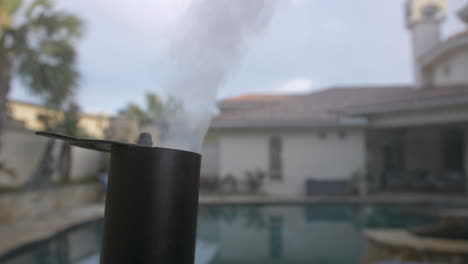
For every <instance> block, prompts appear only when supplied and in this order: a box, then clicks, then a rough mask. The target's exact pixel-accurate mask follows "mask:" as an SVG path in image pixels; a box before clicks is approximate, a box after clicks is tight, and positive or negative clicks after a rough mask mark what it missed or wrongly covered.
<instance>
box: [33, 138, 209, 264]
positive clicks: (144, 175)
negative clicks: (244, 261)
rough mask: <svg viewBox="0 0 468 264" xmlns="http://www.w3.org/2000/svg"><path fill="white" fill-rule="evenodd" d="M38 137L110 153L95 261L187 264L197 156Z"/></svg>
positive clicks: (144, 145) (145, 141) (146, 145)
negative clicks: (102, 216)
mask: <svg viewBox="0 0 468 264" xmlns="http://www.w3.org/2000/svg"><path fill="white" fill-rule="evenodd" d="M37 134H38V135H41V136H47V137H52V138H57V139H62V140H65V141H67V142H68V143H70V144H71V145H73V146H77V147H82V148H87V149H92V150H97V151H103V152H110V153H111V162H110V171H109V181H108V189H107V194H106V206H105V216H104V233H103V240H102V250H101V264H130V263H132V264H168V263H177V264H193V263H194V259H195V238H196V225H197V223H196V221H197V207H198V182H199V176H200V163H201V156H200V155H199V154H197V153H193V152H189V151H183V150H175V149H167V148H158V147H152V142H151V137H150V136H149V135H148V134H143V135H141V136H140V139H139V141H138V144H126V143H122V142H116V141H107V140H92V139H78V138H73V137H67V136H63V135H59V134H55V133H47V132H38V133H37Z"/></svg>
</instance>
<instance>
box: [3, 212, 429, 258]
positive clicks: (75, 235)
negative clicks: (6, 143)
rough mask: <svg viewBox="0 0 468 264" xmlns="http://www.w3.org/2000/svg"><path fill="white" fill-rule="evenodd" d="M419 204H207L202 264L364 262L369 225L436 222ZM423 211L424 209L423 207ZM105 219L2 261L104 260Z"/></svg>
mask: <svg viewBox="0 0 468 264" xmlns="http://www.w3.org/2000/svg"><path fill="white" fill-rule="evenodd" d="M413 209H416V208H415V207H414V206H412V207H410V206H391V205H385V206H384V205H379V206H376V205H306V206H303V205H301V206H291V205H287V206H202V207H200V209H199V219H198V235H197V264H205V263H210V264H249V263H255V264H263V263H265V264H267V263H268V264H272V263H273V264H283V263H284V264H286V263H287V264H305V263H307V264H354V263H356V264H357V263H359V259H360V258H361V256H362V254H363V252H364V250H365V244H364V239H363V235H362V231H363V230H364V229H367V228H401V227H412V226H417V225H421V224H428V223H431V222H433V219H431V218H429V217H427V216H424V215H421V214H417V213H415V212H414V210H413ZM418 209H419V208H418ZM101 232H102V221H96V222H90V223H85V224H83V225H81V226H77V227H74V228H72V229H70V230H67V231H65V232H63V233H61V234H58V235H57V236H55V237H53V238H51V239H50V240H47V241H43V242H38V243H35V244H32V245H28V246H26V247H25V248H21V249H18V250H16V251H14V252H11V253H10V254H8V255H7V256H4V257H3V258H0V263H1V264H98V263H99V262H98V259H99V257H98V252H99V241H100V237H101Z"/></svg>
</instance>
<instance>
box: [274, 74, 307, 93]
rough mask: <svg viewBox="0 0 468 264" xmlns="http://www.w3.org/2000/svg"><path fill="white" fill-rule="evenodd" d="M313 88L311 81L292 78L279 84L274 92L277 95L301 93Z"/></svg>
mask: <svg viewBox="0 0 468 264" xmlns="http://www.w3.org/2000/svg"><path fill="white" fill-rule="evenodd" d="M314 87H315V84H314V82H313V81H312V80H310V79H307V78H294V79H290V80H288V81H286V82H284V83H283V84H281V85H280V86H279V87H278V88H277V89H276V91H277V92H279V93H303V92H308V91H310V90H311V89H312V88H314Z"/></svg>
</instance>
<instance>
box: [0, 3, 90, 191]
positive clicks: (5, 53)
mask: <svg viewBox="0 0 468 264" xmlns="http://www.w3.org/2000/svg"><path fill="white" fill-rule="evenodd" d="M82 30H83V25H82V21H81V20H80V19H79V18H78V17H77V16H75V15H73V14H70V13H67V12H63V11H58V10H56V9H55V8H54V3H53V1H52V0H30V1H27V0H0V135H1V132H2V131H3V129H4V127H5V121H6V102H7V97H8V93H9V91H10V89H11V83H12V79H13V78H15V77H16V78H18V79H19V80H20V81H21V82H22V84H23V85H24V86H25V87H26V88H27V89H28V90H29V91H30V92H32V93H33V94H35V95H37V96H39V97H41V98H42V99H43V101H44V104H45V105H46V106H47V107H49V108H51V109H54V110H60V109H62V108H63V105H64V104H65V103H67V100H69V99H70V98H71V97H72V96H73V94H74V92H75V90H76V88H77V87H78V80H79V77H80V74H79V72H78V69H77V64H76V58H77V53H76V49H75V46H74V43H75V41H76V40H77V39H78V38H79V37H80V36H81V34H82ZM52 113H57V112H56V111H52ZM53 118H54V116H52V119H53ZM47 120H48V122H46V123H47V125H46V129H50V127H51V124H53V122H51V118H50V117H49V118H47ZM53 147H54V141H53V140H50V141H49V142H48V143H47V145H46V147H45V149H44V151H43V154H42V158H41V161H40V163H39V165H38V168H37V170H36V171H35V172H34V174H33V176H32V178H31V180H30V182H29V184H28V185H30V186H40V185H44V184H42V183H41V182H48V181H49V180H50V177H51V175H52V173H53V171H54V169H53V165H52V151H53Z"/></svg>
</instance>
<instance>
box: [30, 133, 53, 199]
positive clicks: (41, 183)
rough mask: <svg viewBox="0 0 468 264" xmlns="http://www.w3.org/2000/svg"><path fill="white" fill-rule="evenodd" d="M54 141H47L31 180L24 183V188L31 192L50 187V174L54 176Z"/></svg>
mask: <svg viewBox="0 0 468 264" xmlns="http://www.w3.org/2000/svg"><path fill="white" fill-rule="evenodd" d="M54 146H55V139H49V140H48V141H47V143H46V146H45V148H44V150H43V152H42V155H41V159H40V160H39V163H38V164H37V167H36V169H35V170H34V172H33V174H32V176H31V178H30V179H29V181H28V182H27V183H26V187H27V188H28V189H31V190H43V189H46V188H48V187H49V186H50V184H51V182H52V174H54V171H55V170H54V157H53V155H52V154H53V151H54Z"/></svg>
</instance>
